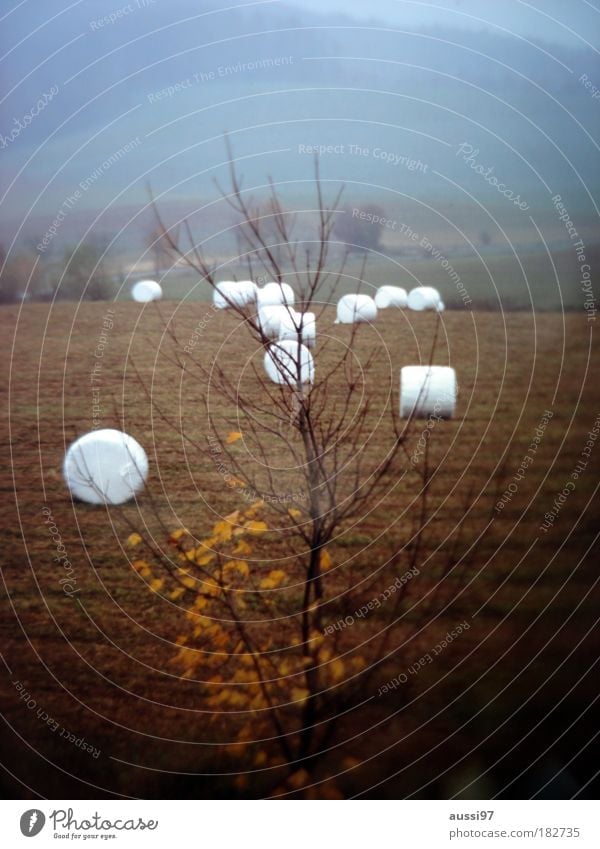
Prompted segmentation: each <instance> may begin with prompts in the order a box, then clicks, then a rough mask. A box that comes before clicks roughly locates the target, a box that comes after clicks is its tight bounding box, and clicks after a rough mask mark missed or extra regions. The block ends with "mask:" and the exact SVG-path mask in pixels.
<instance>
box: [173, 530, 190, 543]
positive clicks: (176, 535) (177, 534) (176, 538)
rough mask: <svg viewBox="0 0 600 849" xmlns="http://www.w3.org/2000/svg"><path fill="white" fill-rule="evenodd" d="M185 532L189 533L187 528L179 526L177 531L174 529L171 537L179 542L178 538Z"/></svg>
mask: <svg viewBox="0 0 600 849" xmlns="http://www.w3.org/2000/svg"><path fill="white" fill-rule="evenodd" d="M185 534H189V531H188V530H187V528H178V529H177V530H176V531H173V532H172V533H170V534H169V539H171V540H173V542H177V540H178V539H181V537H182V536H185Z"/></svg>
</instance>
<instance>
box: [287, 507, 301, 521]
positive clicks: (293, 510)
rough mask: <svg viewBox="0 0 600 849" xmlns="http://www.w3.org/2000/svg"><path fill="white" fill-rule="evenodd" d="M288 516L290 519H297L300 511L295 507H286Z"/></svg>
mask: <svg viewBox="0 0 600 849" xmlns="http://www.w3.org/2000/svg"><path fill="white" fill-rule="evenodd" d="M288 514H289V515H290V516H291V517H292V519H299V518H300V516H301V515H302V511H301V510H298V508H297V507H288Z"/></svg>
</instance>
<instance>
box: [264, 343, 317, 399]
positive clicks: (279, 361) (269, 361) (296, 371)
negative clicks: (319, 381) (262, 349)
mask: <svg viewBox="0 0 600 849" xmlns="http://www.w3.org/2000/svg"><path fill="white" fill-rule="evenodd" d="M264 364H265V371H266V372H267V375H268V376H269V378H270V379H271V380H272V381H273V383H278V384H279V385H280V386H292V387H295V386H297V385H298V381H299V382H300V383H314V379H315V364H314V360H313V356H312V354H311V352H310V351H309V350H308V348H307V347H306V346H305V345H301V344H300V345H299V344H298V342H294V341H292V340H291V339H284V340H282V341H281V342H276V343H275V344H274V345H269V348H268V350H267V352H266V354H265V360H264Z"/></svg>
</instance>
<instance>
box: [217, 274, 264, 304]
mask: <svg viewBox="0 0 600 849" xmlns="http://www.w3.org/2000/svg"><path fill="white" fill-rule="evenodd" d="M255 301H256V285H255V284H254V283H253V282H252V280H222V281H221V282H220V283H217V286H216V289H214V291H213V304H214V305H215V307H216V308H217V309H218V310H226V309H232V308H233V307H245V306H247V305H248V304H253V303H254V302H255Z"/></svg>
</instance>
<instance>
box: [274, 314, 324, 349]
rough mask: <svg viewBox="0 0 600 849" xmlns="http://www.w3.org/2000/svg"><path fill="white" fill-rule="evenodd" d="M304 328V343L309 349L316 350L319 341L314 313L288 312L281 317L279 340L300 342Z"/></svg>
mask: <svg viewBox="0 0 600 849" xmlns="http://www.w3.org/2000/svg"><path fill="white" fill-rule="evenodd" d="M300 328H302V340H301V341H302V342H303V344H304V345H306V346H307V347H308V348H314V346H315V344H316V341H317V321H316V317H315V314H314V312H305V313H301V312H296V311H295V310H292V312H291V314H290V313H289V312H287V311H286V314H285V315H282V316H281V321H280V324H279V338H280V339H292V340H296V341H297V340H298V335H299V334H300Z"/></svg>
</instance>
